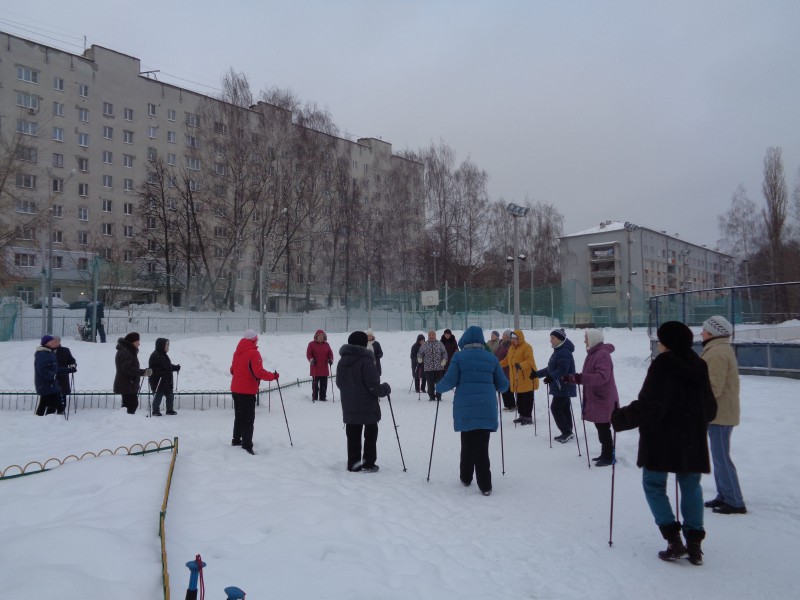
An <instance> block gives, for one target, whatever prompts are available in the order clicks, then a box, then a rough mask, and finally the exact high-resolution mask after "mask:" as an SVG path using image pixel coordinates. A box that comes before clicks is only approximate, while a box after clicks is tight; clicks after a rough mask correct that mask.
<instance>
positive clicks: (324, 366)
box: [306, 329, 333, 377]
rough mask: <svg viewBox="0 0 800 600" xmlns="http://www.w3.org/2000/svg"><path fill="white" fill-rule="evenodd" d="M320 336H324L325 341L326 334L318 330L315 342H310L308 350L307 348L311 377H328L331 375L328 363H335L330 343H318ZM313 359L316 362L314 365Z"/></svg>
mask: <svg viewBox="0 0 800 600" xmlns="http://www.w3.org/2000/svg"><path fill="white" fill-rule="evenodd" d="M320 336H323V340H324V336H325V332H324V331H322V329H317V332H316V333H315V334H314V340H313V341H311V342H309V343H308V348H306V358H307V359H308V361H309V365H310V367H311V368H310V372H309V375H311V376H312V377H327V376H328V375H330V374H331V372H330V369H328V363H329V362H332V361H333V350H331V347H330V346H329V345H328V342H325V341H322V342H319V341H317V338H319V337H320ZM312 359H313V360H314V363H313V364H311V360H312Z"/></svg>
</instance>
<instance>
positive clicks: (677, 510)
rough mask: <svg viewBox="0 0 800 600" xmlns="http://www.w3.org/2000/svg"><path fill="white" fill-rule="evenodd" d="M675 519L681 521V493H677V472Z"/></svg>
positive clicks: (676, 478)
mask: <svg viewBox="0 0 800 600" xmlns="http://www.w3.org/2000/svg"><path fill="white" fill-rule="evenodd" d="M675 520H676V521H677V522H678V523H680V522H681V495H680V493H678V474H677V473H675Z"/></svg>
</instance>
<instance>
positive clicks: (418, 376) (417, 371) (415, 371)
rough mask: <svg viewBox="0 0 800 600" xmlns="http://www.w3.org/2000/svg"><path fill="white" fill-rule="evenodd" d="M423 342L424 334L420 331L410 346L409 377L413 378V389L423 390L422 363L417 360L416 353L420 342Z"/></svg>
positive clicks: (420, 344)
mask: <svg viewBox="0 0 800 600" xmlns="http://www.w3.org/2000/svg"><path fill="white" fill-rule="evenodd" d="M424 343H425V336H424V335H422V334H421V333H420V334H419V335H418V336H417V341H416V342H414V345H413V346H411V378H412V379H413V380H414V391H415V392H417V393H419V392H423V393H424V392H425V371H424V370H423V368H422V365H421V364H419V363H418V362H417V354H418V353H419V349H420V347H421V346H422V344H424Z"/></svg>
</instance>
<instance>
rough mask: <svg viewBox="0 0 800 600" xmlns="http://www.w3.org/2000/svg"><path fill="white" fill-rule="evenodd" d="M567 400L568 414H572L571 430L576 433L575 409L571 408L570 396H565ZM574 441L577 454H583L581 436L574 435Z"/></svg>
mask: <svg viewBox="0 0 800 600" xmlns="http://www.w3.org/2000/svg"><path fill="white" fill-rule="evenodd" d="M567 400H569V414H570V415H572V431H573V432H575V433H576V434H577V431H576V430H577V429H578V425H577V424H576V423H575V411H574V410H572V398H570V397H569V396H567ZM575 443H576V444H577V445H578V456H583V455H582V454H581V438H579V437H578V436H577V435H576V436H575ZM587 458H588V457H587Z"/></svg>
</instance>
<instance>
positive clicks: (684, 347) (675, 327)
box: [656, 321, 694, 352]
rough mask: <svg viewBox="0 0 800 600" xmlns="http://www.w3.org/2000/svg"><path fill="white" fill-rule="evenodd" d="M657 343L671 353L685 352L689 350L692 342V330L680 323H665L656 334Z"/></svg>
mask: <svg viewBox="0 0 800 600" xmlns="http://www.w3.org/2000/svg"><path fill="white" fill-rule="evenodd" d="M656 335H658V341H659V342H661V343H662V344H664V345H665V346H666V347H667V348H669V349H670V350H672V351H673V352H686V351H688V350H691V348H692V343H693V342H694V334H693V333H692V330H691V329H689V328H688V327H687V326H686V325H684V324H683V323H681V322H680V321H667V322H666V323H664V324H663V325H661V327H659V328H658V331H657V332H656Z"/></svg>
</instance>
